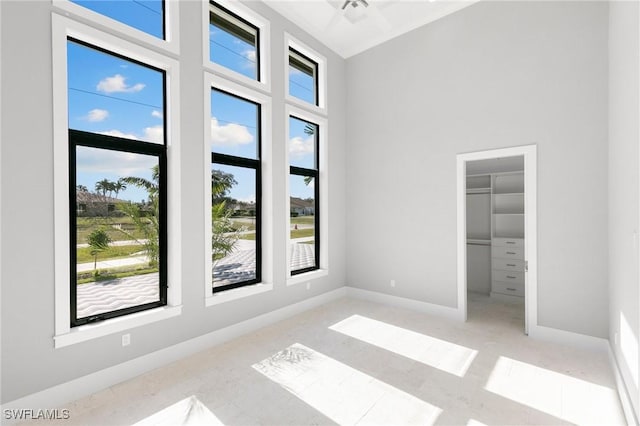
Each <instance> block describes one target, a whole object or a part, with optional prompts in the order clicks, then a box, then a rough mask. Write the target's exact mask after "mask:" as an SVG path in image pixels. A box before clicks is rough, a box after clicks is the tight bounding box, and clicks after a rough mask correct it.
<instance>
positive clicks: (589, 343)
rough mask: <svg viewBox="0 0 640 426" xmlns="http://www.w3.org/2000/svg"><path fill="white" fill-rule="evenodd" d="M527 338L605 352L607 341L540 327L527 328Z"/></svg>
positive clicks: (607, 345)
mask: <svg viewBox="0 0 640 426" xmlns="http://www.w3.org/2000/svg"><path fill="white" fill-rule="evenodd" d="M529 337H532V338H534V339H540V340H546V341H548V342H554V343H563V344H565V345H570V346H574V347H577V348H580V349H586V350H591V351H599V352H606V351H607V348H608V347H609V341H608V340H607V339H602V338H600V337H593V336H587V335H586V334H579V333H573V332H571V331H565V330H560V329H557V328H551V327H545V326H542V325H533V326H529Z"/></svg>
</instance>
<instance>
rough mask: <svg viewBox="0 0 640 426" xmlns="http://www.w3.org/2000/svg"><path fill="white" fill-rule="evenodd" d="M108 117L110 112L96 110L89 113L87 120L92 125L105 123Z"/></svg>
mask: <svg viewBox="0 0 640 426" xmlns="http://www.w3.org/2000/svg"><path fill="white" fill-rule="evenodd" d="M108 116H109V111H107V110H105V109H98V108H96V109H92V110H91V111H89V113H88V114H87V116H86V117H85V118H86V119H87V120H88V121H90V122H92V123H97V122H99V121H104V120H105V119H106V118H107V117H108Z"/></svg>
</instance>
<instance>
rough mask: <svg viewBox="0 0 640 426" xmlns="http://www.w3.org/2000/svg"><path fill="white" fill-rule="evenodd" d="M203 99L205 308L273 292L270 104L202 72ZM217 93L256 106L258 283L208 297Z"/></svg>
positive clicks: (265, 98)
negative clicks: (214, 99)
mask: <svg viewBox="0 0 640 426" xmlns="http://www.w3.org/2000/svg"><path fill="white" fill-rule="evenodd" d="M204 75H205V77H204V78H205V85H204V89H205V96H204V100H205V102H204V114H205V116H204V118H205V120H204V123H205V126H204V136H205V137H204V143H203V155H202V158H203V164H202V170H203V182H205V185H204V194H203V196H204V198H203V199H204V200H205V203H204V217H205V241H204V255H205V259H204V264H205V271H204V272H205V275H204V277H205V279H204V296H205V306H213V305H218V304H220V303H225V302H229V301H232V300H236V299H240V298H243V297H247V296H252V295H255V294H260V293H264V292H267V291H271V290H273V246H274V244H273V222H274V217H273V166H272V163H273V161H272V158H273V157H272V146H273V144H272V136H271V135H272V124H271V123H272V104H271V97H270V96H267V95H265V94H263V93H261V92H258V91H256V90H253V89H252V88H249V87H246V86H244V85H241V84H238V83H236V82H233V81H230V80H227V79H225V78H223V77H220V76H218V75H215V74H212V73H210V72H205V73H204ZM212 89H220V90H223V91H225V92H228V93H231V94H234V95H237V96H239V97H241V98H245V99H248V100H250V101H253V102H255V103H258V104H260V124H261V128H260V138H261V140H260V142H261V147H260V148H261V152H260V162H261V169H262V176H261V178H262V200H261V203H262V218H261V220H262V223H261V229H262V261H261V264H262V274H261V275H262V280H261V282H259V283H257V284H250V285H247V286H243V287H239V288H234V289H230V290H226V291H221V292H218V293H212V286H213V278H212V274H211V271H212V268H213V261H212V259H211V256H212V250H211V238H212V230H211V227H212V220H211V183H210V182H211V90H212Z"/></svg>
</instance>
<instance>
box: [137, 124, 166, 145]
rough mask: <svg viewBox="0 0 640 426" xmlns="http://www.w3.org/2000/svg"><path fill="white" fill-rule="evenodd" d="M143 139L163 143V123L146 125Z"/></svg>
mask: <svg viewBox="0 0 640 426" xmlns="http://www.w3.org/2000/svg"><path fill="white" fill-rule="evenodd" d="M142 139H143V140H145V141H149V142H155V143H163V142H164V128H163V127H162V125H158V126H153V127H145V128H144V136H143V137H142Z"/></svg>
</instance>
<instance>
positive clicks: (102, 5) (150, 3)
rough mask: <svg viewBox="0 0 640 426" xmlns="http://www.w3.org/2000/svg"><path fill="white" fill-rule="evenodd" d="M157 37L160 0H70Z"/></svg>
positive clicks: (158, 34) (160, 9)
mask: <svg viewBox="0 0 640 426" xmlns="http://www.w3.org/2000/svg"><path fill="white" fill-rule="evenodd" d="M71 1H72V2H74V3H76V4H79V5H81V6H84V7H86V8H87V9H91V10H93V11H94V12H98V13H100V14H102V15H106V16H108V17H110V18H113V19H115V20H116V21H120V22H122V23H124V24H127V25H130V26H132V27H134V28H137V29H139V30H141V31H144V32H145V33H148V34H151V35H153V36H155V37H158V38H163V34H162V27H163V25H162V22H163V19H164V17H163V12H162V0H135V1H132V0H100V1H97V0H71Z"/></svg>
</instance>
